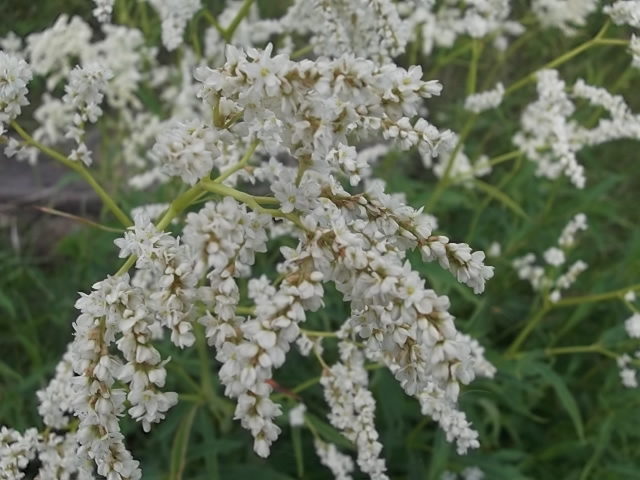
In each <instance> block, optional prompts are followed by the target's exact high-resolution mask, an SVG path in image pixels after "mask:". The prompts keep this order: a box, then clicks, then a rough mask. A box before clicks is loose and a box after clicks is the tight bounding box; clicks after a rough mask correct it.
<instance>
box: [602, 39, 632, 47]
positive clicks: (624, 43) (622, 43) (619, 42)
mask: <svg viewBox="0 0 640 480" xmlns="http://www.w3.org/2000/svg"><path fill="white" fill-rule="evenodd" d="M594 43H595V44H596V45H620V46H621V47H628V46H629V40H624V39H621V38H599V39H597V40H596V41H595V42H594Z"/></svg>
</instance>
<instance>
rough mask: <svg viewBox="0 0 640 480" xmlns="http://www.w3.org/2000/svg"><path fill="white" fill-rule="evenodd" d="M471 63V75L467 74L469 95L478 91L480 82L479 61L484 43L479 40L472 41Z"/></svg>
mask: <svg viewBox="0 0 640 480" xmlns="http://www.w3.org/2000/svg"><path fill="white" fill-rule="evenodd" d="M471 42H472V43H471V65H470V66H469V75H468V76H467V95H472V94H473V93H475V91H476V84H477V82H478V62H479V60H480V52H481V51H482V44H481V43H480V42H479V41H478V40H477V39H475V38H474V39H473V40H472V41H471Z"/></svg>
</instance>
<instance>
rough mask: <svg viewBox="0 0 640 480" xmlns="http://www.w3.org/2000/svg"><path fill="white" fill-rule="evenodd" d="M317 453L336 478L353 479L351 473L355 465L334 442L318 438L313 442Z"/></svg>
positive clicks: (340, 479)
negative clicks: (326, 441)
mask: <svg viewBox="0 0 640 480" xmlns="http://www.w3.org/2000/svg"><path fill="white" fill-rule="evenodd" d="M313 445H314V446H315V449H316V454H317V455H318V458H319V459H320V463H322V464H323V465H324V466H325V467H327V468H328V469H329V470H331V473H332V474H333V476H334V478H335V479H336V480H353V477H352V476H351V473H352V472H353V470H354V468H355V465H354V464H353V459H352V458H351V457H350V456H349V455H345V454H344V453H341V452H340V451H339V450H338V449H337V448H336V446H335V445H334V444H332V443H325V442H323V441H322V440H318V439H316V440H315V441H314V443H313Z"/></svg>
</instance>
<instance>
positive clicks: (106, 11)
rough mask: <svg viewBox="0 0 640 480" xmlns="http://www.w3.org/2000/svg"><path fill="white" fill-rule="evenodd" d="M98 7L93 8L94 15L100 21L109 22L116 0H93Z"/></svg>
mask: <svg viewBox="0 0 640 480" xmlns="http://www.w3.org/2000/svg"><path fill="white" fill-rule="evenodd" d="M93 2H94V3H95V5H96V7H95V8H94V9H93V16H94V17H96V19H97V20H98V21H99V22H100V23H107V22H109V21H110V20H111V14H112V13H113V4H114V3H115V0H93Z"/></svg>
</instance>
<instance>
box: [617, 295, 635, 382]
mask: <svg viewBox="0 0 640 480" xmlns="http://www.w3.org/2000/svg"><path fill="white" fill-rule="evenodd" d="M636 299H637V298H636V294H635V292H634V291H633V290H629V291H628V292H627V293H626V294H625V295H624V302H625V303H626V304H627V306H628V307H629V308H630V309H631V311H632V312H633V313H632V314H631V316H630V317H629V318H627V319H626V320H625V322H624V329H625V331H626V333H627V335H628V336H629V338H630V339H633V340H638V339H640V312H639V311H638V309H637V307H636V306H635V301H636ZM617 363H618V368H620V380H621V381H622V384H623V385H624V386H625V387H627V388H638V386H639V383H638V378H637V374H638V368H639V367H640V349H636V351H635V353H633V356H632V355H629V354H628V353H624V354H622V355H620V356H619V357H618V359H617Z"/></svg>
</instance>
